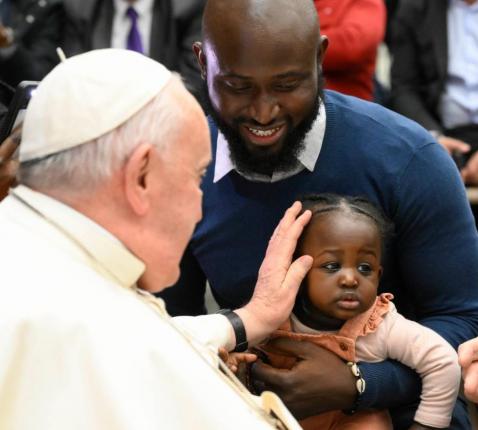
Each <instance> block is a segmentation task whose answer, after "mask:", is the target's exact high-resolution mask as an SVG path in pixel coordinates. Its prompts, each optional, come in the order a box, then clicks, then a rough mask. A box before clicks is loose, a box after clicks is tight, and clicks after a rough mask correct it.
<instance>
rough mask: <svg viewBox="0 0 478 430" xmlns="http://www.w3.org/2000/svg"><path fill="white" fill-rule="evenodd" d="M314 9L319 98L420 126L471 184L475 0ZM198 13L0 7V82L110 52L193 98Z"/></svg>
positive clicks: (55, 4)
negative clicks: (174, 81) (379, 109)
mask: <svg viewBox="0 0 478 430" xmlns="http://www.w3.org/2000/svg"><path fill="white" fill-rule="evenodd" d="M314 3H315V6H316V9H317V11H318V14H319V19H320V21H321V31H322V34H325V35H327V37H328V39H329V47H328V50H327V55H326V56H325V58H324V62H323V71H324V77H325V81H326V82H325V84H326V88H329V89H333V90H336V91H339V92H342V93H345V94H349V95H353V96H356V97H360V98H363V99H366V100H371V101H375V102H377V103H380V104H384V105H386V106H387V107H390V108H392V109H394V110H396V111H397V112H399V113H402V114H403V115H405V116H407V117H409V118H411V119H413V120H415V121H417V122H418V123H420V124H421V125H422V126H424V127H425V128H426V129H427V130H429V131H430V132H431V133H432V134H433V135H434V137H435V138H436V139H437V140H438V141H439V143H440V144H442V146H443V147H444V148H445V149H446V150H447V151H448V152H449V153H450V154H452V155H453V157H454V158H455V160H456V162H457V165H458V166H459V168H460V169H461V171H462V176H463V178H464V180H465V182H466V183H469V184H477V183H478V158H477V157H474V156H473V153H474V152H475V150H476V148H478V132H477V127H478V126H477V123H478V89H477V87H478V82H477V79H478V78H477V77H478V60H477V58H476V57H477V56H476V52H478V26H476V19H477V15H478V12H477V6H478V5H476V3H475V4H474V5H473V3H474V0H471V1H470V0H453V1H451V2H448V0H439V1H433V0H420V1H413V0H401V1H400V0H387V1H383V0H340V1H337V0H314ZM466 3H469V4H468V5H465V4H466ZM449 5H450V6H449ZM204 6H205V0H85V1H81V2H80V1H78V0H18V1H12V0H0V80H1V81H3V82H4V83H6V84H8V85H10V86H11V87H15V86H16V85H17V84H18V83H19V82H20V81H23V80H40V79H41V78H42V77H43V76H45V74H46V73H48V72H49V71H50V70H51V69H52V68H53V67H54V66H55V65H56V64H57V63H58V62H59V57H58V54H57V52H56V48H57V47H61V48H62V49H63V51H64V52H65V54H66V56H67V57H69V56H72V55H75V54H78V53H81V52H86V51H89V50H91V49H99V48H107V47H116V48H127V49H132V50H136V51H138V52H141V53H143V54H145V55H148V56H150V57H151V58H153V59H155V60H157V61H159V62H161V63H163V64H164V65H166V66H167V67H168V68H170V69H172V70H174V71H177V72H179V73H180V74H181V75H182V77H183V79H184V80H185V82H186V85H187V87H188V89H189V90H190V91H191V92H193V94H195V95H196V96H197V97H200V95H201V76H200V73H199V69H198V66H197V64H196V60H195V58H194V55H193V51H192V49H191V46H192V44H193V43H194V42H195V41H197V40H200V38H201V19H202V12H203V8H204ZM437 29H441V31H437ZM385 44H386V46H388V51H387V52H390V53H391V57H392V58H393V59H394V61H393V63H392V64H393V65H392V69H391V76H390V75H389V76H386V79H385V80H386V81H387V82H386V84H385V85H384V84H383V82H380V81H379V80H377V79H376V62H377V51H378V48H379V46H384V45H385ZM389 83H390V84H391V88H389V87H388V86H389V85H388V84H389ZM390 90H391V91H390ZM10 94H11V93H10V92H9V91H8V90H5V88H4V87H3V86H2V88H1V91H0V97H1V99H0V100H3V101H4V104H7V103H8V101H9V95H10Z"/></svg>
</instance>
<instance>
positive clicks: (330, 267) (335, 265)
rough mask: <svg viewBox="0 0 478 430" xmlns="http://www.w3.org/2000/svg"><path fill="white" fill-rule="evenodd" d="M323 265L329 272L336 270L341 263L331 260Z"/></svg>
mask: <svg viewBox="0 0 478 430" xmlns="http://www.w3.org/2000/svg"><path fill="white" fill-rule="evenodd" d="M321 267H322V268H323V269H325V270H327V272H336V271H337V270H339V269H340V264H339V263H336V262H334V261H331V262H329V263H325V264H322V266H321Z"/></svg>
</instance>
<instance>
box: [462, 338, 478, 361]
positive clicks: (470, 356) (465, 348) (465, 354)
mask: <svg viewBox="0 0 478 430" xmlns="http://www.w3.org/2000/svg"><path fill="white" fill-rule="evenodd" d="M477 360H478V338H476V339H471V340H469V341H468V342H465V343H462V344H461V345H460V346H459V347H458V362H459V363H460V366H461V367H463V368H466V367H468V366H470V365H471V363H473V362H474V361H477Z"/></svg>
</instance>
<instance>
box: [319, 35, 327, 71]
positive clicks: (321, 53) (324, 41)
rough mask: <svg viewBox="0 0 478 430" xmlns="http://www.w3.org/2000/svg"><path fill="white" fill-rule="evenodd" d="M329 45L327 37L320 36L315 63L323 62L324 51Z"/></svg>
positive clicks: (320, 63)
mask: <svg viewBox="0 0 478 430" xmlns="http://www.w3.org/2000/svg"><path fill="white" fill-rule="evenodd" d="M328 46H329V38H328V37H327V36H320V40H319V47H318V49H317V63H318V64H319V65H322V63H323V62H324V57H325V52H326V51H327V48H328Z"/></svg>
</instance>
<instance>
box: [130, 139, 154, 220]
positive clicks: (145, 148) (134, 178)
mask: <svg viewBox="0 0 478 430" xmlns="http://www.w3.org/2000/svg"><path fill="white" fill-rule="evenodd" d="M153 151H154V147H153V145H150V144H144V143H143V144H141V145H139V146H138V147H137V148H136V149H135V150H134V151H133V152H132V153H131V155H130V156H129V158H128V160H127V161H126V164H125V167H124V191H125V195H126V200H127V201H128V203H129V206H130V208H131V209H132V210H133V212H134V213H136V214H137V215H139V216H142V215H145V214H146V213H147V212H148V209H149V207H150V205H151V202H150V196H149V191H150V190H149V187H150V182H149V180H150V175H151V162H152V156H153Z"/></svg>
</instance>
